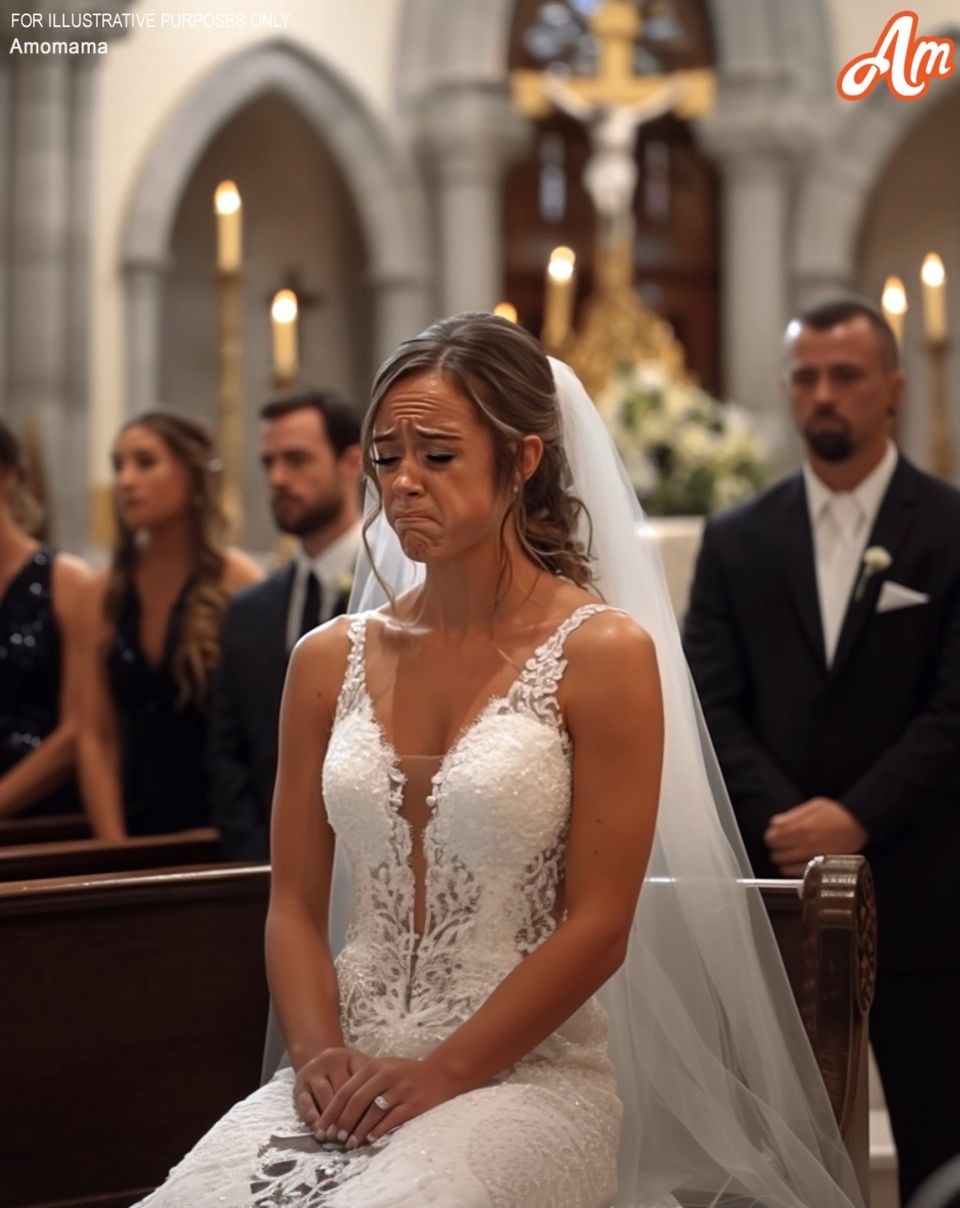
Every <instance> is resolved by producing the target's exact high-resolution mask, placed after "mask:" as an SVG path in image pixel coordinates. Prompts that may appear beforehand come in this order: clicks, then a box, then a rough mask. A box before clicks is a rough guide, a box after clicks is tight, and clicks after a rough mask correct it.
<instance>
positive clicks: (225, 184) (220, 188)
mask: <svg viewBox="0 0 960 1208" xmlns="http://www.w3.org/2000/svg"><path fill="white" fill-rule="evenodd" d="M213 208H214V209H215V210H216V212H217V213H218V214H236V212H237V210H239V209H240V192H239V190H238V189H237V186H236V185H235V184H234V183H233V181H232V180H221V182H220V183H219V184H218V185H217V187H216V190H215V191H214V194H213Z"/></svg>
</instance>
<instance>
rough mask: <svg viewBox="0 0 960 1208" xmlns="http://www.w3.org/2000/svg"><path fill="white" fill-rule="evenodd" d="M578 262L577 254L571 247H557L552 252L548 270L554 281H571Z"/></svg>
mask: <svg viewBox="0 0 960 1208" xmlns="http://www.w3.org/2000/svg"><path fill="white" fill-rule="evenodd" d="M576 262H577V254H576V252H574V250H573V249H572V248H569V247H555V248H554V249H553V251H552V252H551V253H550V263H549V264H548V265H547V272H548V273H549V275H550V276H551V277H552V278H553V280H554V281H569V280H570V278H571V277H572V276H573V269H574V266H575V264H576Z"/></svg>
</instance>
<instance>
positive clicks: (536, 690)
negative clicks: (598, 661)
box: [509, 603, 616, 732]
mask: <svg viewBox="0 0 960 1208" xmlns="http://www.w3.org/2000/svg"><path fill="white" fill-rule="evenodd" d="M612 611H616V610H615V609H611V608H610V606H609V605H608V604H599V603H598V604H582V605H581V606H580V607H579V608H577V609H575V610H574V611H573V612H572V613H571V614H570V615H569V616H568V617H567V618H566V620H565V621H562V622H561V623H560V625H558V626H557V628H556V629H555V630H554V632H553V633H552V634H551V635H550V637H548V638H547V640H546V641H545V642H543V643H542V644H541V645H540V646H538V647H537V649H536V650H535V651H534V653H533V654H532V655H531V656H530V658H528V659H527V661H526V663H525V664H524V668H523V670H522V671H521V673H520V675H519V676H518V678H517V680H516V682H515V684H514V686H513V689H512V690H511V692H510V693H509V701H510V704H511V705H512V706H513V707H514V708H517V709H521V710H523V711H525V712H528V713H532V714H533V715H534V716H535V717H536V718H538V720H540V721H543V722H546V723H547V724H548V725H551V726H553V727H554V728H555V729H557V730H560V731H561V732H564V730H563V714H562V712H561V710H560V702H559V701H558V700H557V690H558V689H559V687H560V681H561V680H562V679H563V675H564V672H565V671H566V669H567V661H568V660H567V658H566V655H565V653H564V650H565V647H566V643H567V638H568V637H569V636H570V634H571V633H573V632H574V630H576V629H579V628H580V626H581V625H582V624H583V623H584V621H586V620H588V619H589V618H590V617H592V616H595V615H596V614H597V613H599V612H612Z"/></svg>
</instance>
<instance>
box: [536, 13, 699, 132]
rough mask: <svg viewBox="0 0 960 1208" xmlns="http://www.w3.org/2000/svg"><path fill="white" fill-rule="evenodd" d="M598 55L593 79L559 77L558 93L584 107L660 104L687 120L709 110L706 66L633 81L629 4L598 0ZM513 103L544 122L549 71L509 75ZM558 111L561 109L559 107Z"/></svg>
mask: <svg viewBox="0 0 960 1208" xmlns="http://www.w3.org/2000/svg"><path fill="white" fill-rule="evenodd" d="M590 29H591V32H592V33H593V36H594V37H595V38H596V40H597V45H598V47H599V50H600V56H599V64H598V70H597V74H596V75H595V76H568V77H564V86H565V88H564V90H565V91H569V93H570V94H571V95H573V96H576V97H578V98H579V99H580V100H581V101H582V102H583V103H584V104H585V105H588V106H604V107H608V108H613V107H616V108H623V107H630V106H636V105H645V106H650V107H651V108H653V107H657V106H659V105H660V104H662V103H665V104H666V108H667V109H670V110H672V111H673V112H674V113H676V115H677V116H678V117H682V118H691V117H695V116H696V115H697V114H700V113H705V112H707V111H708V110H709V109H711V108H712V107H713V101H714V75H713V72H712V71H711V70H710V68H708V67H702V68H696V69H693V70H688V71H673V72H667V73H664V74H663V75H644V76H638V75H636V74H635V73H634V70H633V54H634V48H635V46H636V43H637V41H638V40H639V38H640V37H641V35H642V34H643V18H642V17H641V15H640V11H639V9H638V8H637V6H636V4H635V3H634V2H633V0H603V3H601V5H600V6H599V8H598V9H597V10H596V12H595V13H594V14H593V16H592V17H591V18H590ZM512 78H513V100H514V104H515V105H516V107H517V109H519V110H520V112H521V113H524V114H526V115H527V116H528V117H535V118H536V117H546V116H547V115H548V114H549V113H550V112H551V110H552V109H553V105H554V98H553V96H552V95H551V92H552V90H553V83H552V81H556V80H557V78H558V77H557V75H556V73H555V72H551V71H549V70H548V71H515V72H514V73H513V77H512ZM561 108H562V106H561Z"/></svg>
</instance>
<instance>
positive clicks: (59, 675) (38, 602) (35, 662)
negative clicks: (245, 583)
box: [0, 420, 91, 817]
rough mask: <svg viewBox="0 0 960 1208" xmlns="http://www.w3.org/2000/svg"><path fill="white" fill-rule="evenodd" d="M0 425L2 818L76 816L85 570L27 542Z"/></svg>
mask: <svg viewBox="0 0 960 1208" xmlns="http://www.w3.org/2000/svg"><path fill="white" fill-rule="evenodd" d="M26 477H27V473H26V464H25V460H24V454H23V448H22V445H21V444H20V442H19V440H18V439H17V437H16V436H15V435H14V433H13V432H12V431H11V429H10V428H9V427H8V426H7V425H6V424H5V423H4V422H3V421H2V420H0V817H7V816H9V815H11V814H24V813H29V814H31V815H39V814H68V813H76V812H77V811H79V809H80V801H79V797H78V794H77V790H76V782H75V779H74V767H75V761H76V712H77V709H76V704H77V690H78V686H79V651H80V644H81V626H80V619H81V618H80V603H81V597H82V588H83V587H84V586H85V585H86V584H87V583H88V582H89V581H90V578H91V572H90V570H89V568H88V567H87V566H86V564H85V563H83V562H81V561H80V560H79V559H77V558H72V557H70V556H69V555H68V554H62V553H60V552H59V551H57V550H53V549H50V548H49V547H48V546H46V545H44V544H42V543H41V542H40V541H38V540H37V539H36V537H34V536H33V533H34V532H35V531H36V529H37V528H38V526H39V523H40V520H41V517H42V510H41V507H40V505H39V503H38V502H37V500H36V499H34V498H33V496H32V494H31V492H30V491H29V489H28V488H27V485H26Z"/></svg>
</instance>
